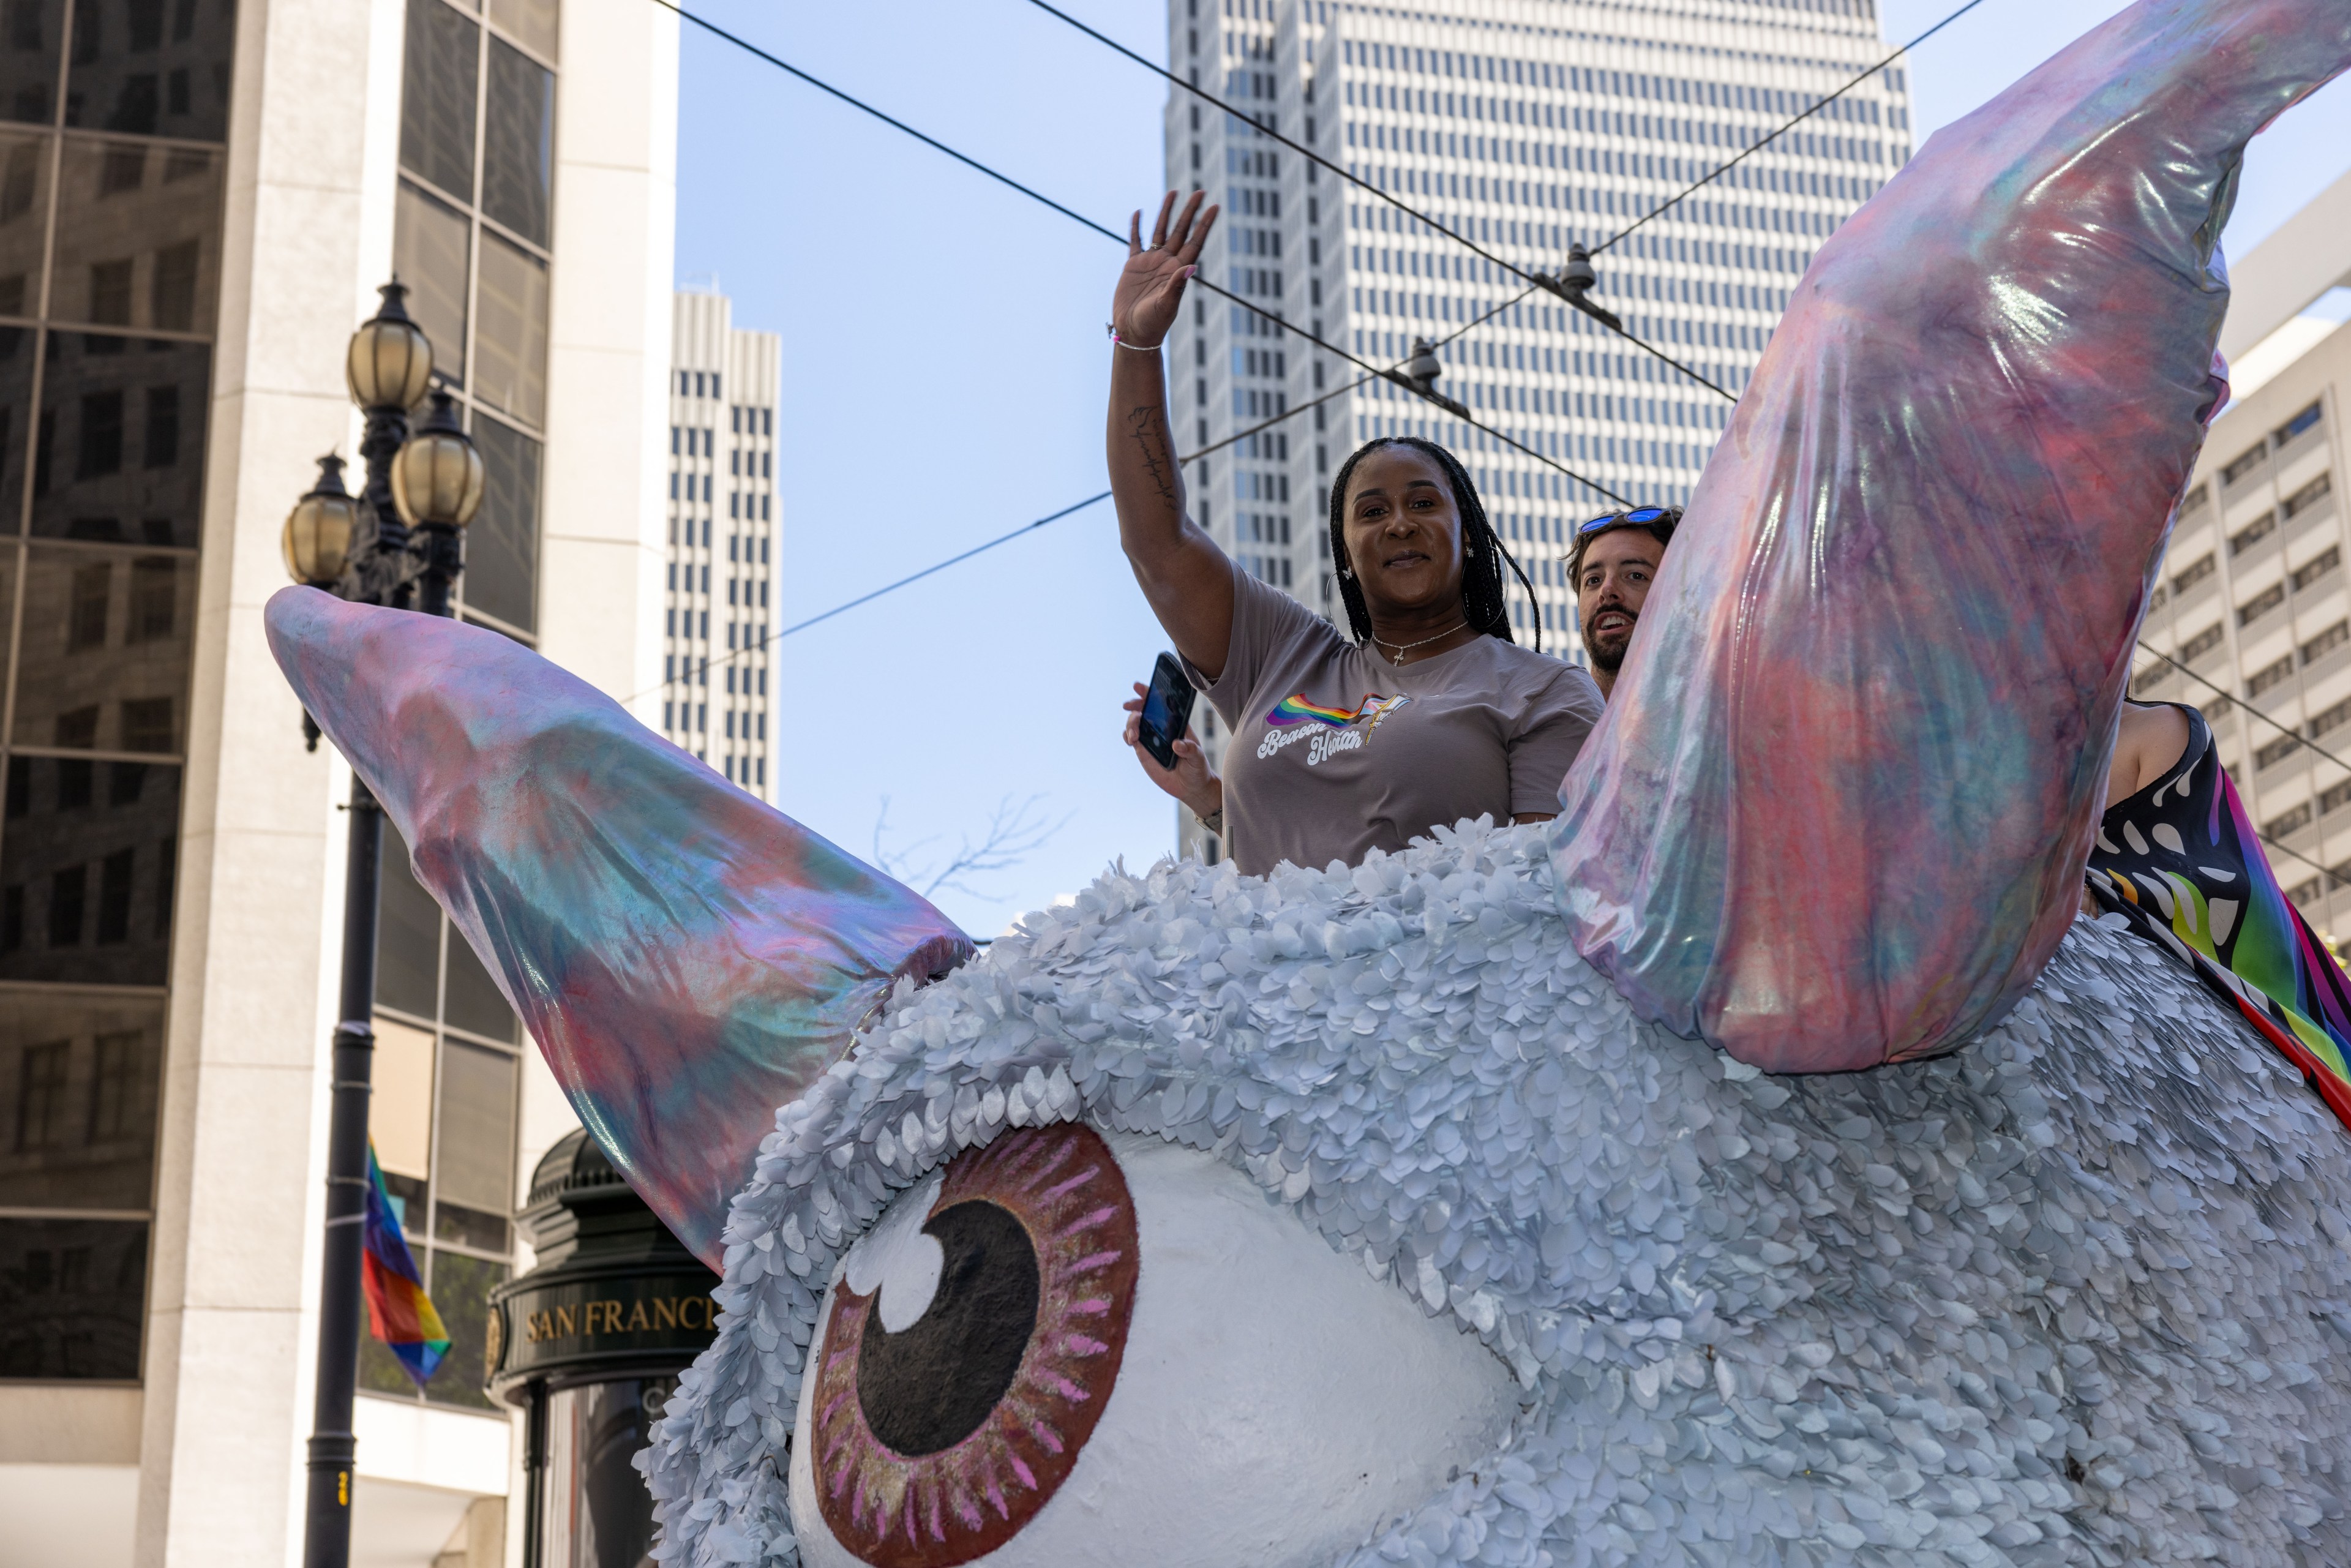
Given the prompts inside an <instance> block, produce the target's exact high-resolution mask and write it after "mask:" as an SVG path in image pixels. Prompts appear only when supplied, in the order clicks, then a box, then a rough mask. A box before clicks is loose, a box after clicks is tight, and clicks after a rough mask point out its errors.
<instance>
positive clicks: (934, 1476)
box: [791, 1123, 1517, 1568]
mask: <svg viewBox="0 0 2351 1568" xmlns="http://www.w3.org/2000/svg"><path fill="white" fill-rule="evenodd" d="M817 1321H818V1337H817V1342H816V1343H815V1344H814V1346H813V1347H812V1354H811V1363H810V1374H809V1376H808V1377H807V1378H806V1379H805V1380H804V1381H803V1383H802V1384H801V1390H800V1407H799V1420H798V1424H797V1427H796V1428H795V1431H794V1435H793V1440H792V1451H791V1507H792V1514H793V1520H794V1527H795V1531H796V1532H797V1534H798V1536H799V1548H800V1553H801V1560H802V1562H803V1563H808V1564H809V1565H810V1568H855V1565H857V1564H861V1563H862V1564H866V1565H868V1568H955V1565H956V1564H961V1563H977V1564H983V1565H984V1568H1026V1565H1029V1564H1035V1565H1038V1568H1048V1565H1050V1568H1060V1565H1061V1564H1067V1563H1085V1562H1113V1561H1115V1562H1117V1563H1120V1564H1122V1568H1154V1565H1156V1564H1168V1565H1173V1564H1176V1563H1204V1562H1205V1563H1249V1564H1252V1565H1256V1568H1280V1565H1284V1564H1290V1563H1297V1564H1301V1565H1302V1564H1307V1563H1317V1564H1319V1563H1327V1562H1328V1561H1330V1560H1331V1559H1332V1557H1334V1556H1336V1555H1337V1554H1338V1553H1339V1552H1343V1551H1344V1550H1345V1549H1346V1548H1348V1547H1350V1546H1353V1545H1355V1544H1356V1543H1358V1542H1361V1541H1362V1540H1363V1539H1364V1536H1365V1535H1366V1534H1368V1533H1369V1532H1370V1531H1371V1530H1372V1529H1373V1528H1374V1526H1375V1525H1376V1524H1377V1523H1378V1522H1379V1521H1380V1520H1381V1519H1383V1518H1384V1517H1389V1516H1392V1515H1393V1514H1395V1513H1396V1512H1398V1511H1402V1510H1403V1509H1405V1508H1407V1507H1410V1506H1412V1505H1414V1504H1416V1503H1417V1502H1419V1501H1421V1500H1424V1499H1426V1497H1428V1496H1429V1495H1430V1494H1432V1493H1433V1492H1435V1491H1436V1490H1437V1488H1438V1487H1440V1486H1442V1485H1444V1484H1445V1482H1446V1479H1447V1473H1448V1471H1449V1470H1451V1469H1453V1468H1454V1467H1457V1466H1458V1467H1464V1468H1466V1467H1468V1466H1469V1465H1472V1464H1475V1463H1477V1462H1478V1461H1479V1460H1480V1459H1482V1458H1485V1457H1486V1456H1487V1455H1489V1454H1490V1453H1491V1452H1492V1451H1493V1448H1495V1446H1496V1444H1497V1443H1498V1442H1499V1438H1500V1436H1501V1433H1502V1431H1503V1429H1504V1428H1505V1427H1506V1426H1507V1425H1508V1422H1509V1419H1510V1415H1511V1413H1512V1412H1513V1411H1514V1410H1515V1408H1516V1405H1517V1400H1516V1388H1515V1385H1514V1384H1513V1382H1512V1381H1511V1379H1510V1376H1509V1375H1508V1374H1507V1372H1506V1371H1505V1370H1504V1368H1503V1367H1502V1364H1500V1362H1499V1361H1498V1360H1497V1359H1496V1358H1495V1357H1494V1356H1493V1355H1492V1354H1490V1353H1489V1352H1488V1351H1487V1350H1486V1348H1485V1347H1484V1346H1483V1345H1481V1344H1479V1343H1478V1342H1477V1341H1476V1340H1475V1339H1474V1338H1472V1337H1470V1336H1469V1335H1468V1334H1466V1333H1462V1332H1461V1331H1460V1330H1459V1329H1458V1327H1457V1326H1456V1325H1455V1324H1454V1322H1453V1321H1452V1320H1451V1319H1450V1318H1438V1319H1434V1320H1432V1319H1430V1318H1428V1317H1426V1316H1425V1315H1424V1314H1423V1313H1422V1312H1421V1311H1420V1309H1419V1308H1418V1307H1417V1306H1416V1305H1415V1304H1414V1303H1413V1302H1411V1301H1408V1300H1406V1298H1405V1295H1404V1293H1403V1292H1402V1291H1398V1290H1397V1289H1396V1288H1395V1285H1393V1284H1391V1283H1388V1282H1386V1281H1378V1280H1374V1279H1373V1278H1372V1277H1371V1276H1370V1274H1368V1273H1367V1272H1366V1271H1365V1270H1364V1267H1363V1265H1362V1263H1361V1261H1360V1260H1357V1259H1355V1258H1353V1257H1342V1256H1341V1255H1339V1254H1338V1253H1336V1252H1334V1251H1332V1249H1331V1247H1330V1245H1329V1243H1327V1242H1326V1241H1324V1240H1323V1239H1322V1238H1321V1237H1319V1236H1316V1235H1314V1234H1312V1233H1311V1232H1310V1231H1308V1230H1307V1229H1306V1228H1305V1227H1304V1226H1303V1225H1301V1223H1300V1221H1299V1220H1298V1218H1296V1217H1295V1216H1294V1215H1292V1214H1291V1213H1290V1212H1289V1211H1287V1210H1286V1209H1283V1208H1281V1207H1278V1206H1276V1205H1275V1204H1274V1203H1272V1202H1271V1201H1270V1199H1269V1198H1268V1197H1266V1195H1265V1193H1264V1191H1263V1190H1262V1189H1261V1188H1259V1186H1257V1185H1256V1184H1255V1183H1254V1182H1252V1181H1250V1180H1249V1178H1248V1177H1247V1176H1244V1175H1242V1174H1241V1173H1240V1172H1239V1171H1237V1170H1235V1169H1233V1168H1232V1167H1231V1166H1228V1165H1226V1164H1224V1163H1223V1162H1222V1161H1220V1160H1217V1159H1216V1158H1214V1157H1213V1156H1211V1155H1207V1154H1204V1153H1202V1152H1200V1151H1197V1150H1195V1149H1190V1148H1186V1147H1184V1146H1181V1145H1174V1144H1169V1143H1166V1142H1165V1141H1163V1140H1160V1139H1157V1138H1146V1137H1139V1136H1135V1135H1133V1134H1121V1133H1111V1134H1102V1133H1098V1132H1096V1131H1095V1130H1094V1129H1092V1127H1089V1126H1086V1125H1084V1124H1076V1123H1069V1124H1059V1125H1055V1126H1050V1127H1042V1128H1029V1129H1024V1130H1014V1131H1008V1132H1006V1133H1004V1134H1001V1135H1000V1136H998V1138H997V1139H996V1140H995V1141H994V1142H993V1143H992V1144H990V1145H988V1146H987V1147H986V1148H984V1149H973V1150H969V1151H967V1152H966V1153H965V1154H963V1155H959V1156H958V1157H957V1158H956V1159H955V1160H954V1161H952V1162H950V1163H949V1164H948V1165H947V1166H946V1167H944V1168H943V1169H942V1170H941V1171H938V1172H936V1173H934V1175H933V1176H931V1177H930V1178H929V1179H928V1180H926V1181H925V1182H923V1183H920V1184H918V1185H917V1186H914V1187H913V1188H910V1189H909V1190H907V1191H906V1192H904V1193H902V1194H901V1195H899V1197H898V1198H897V1199H896V1200H895V1201H894V1202H893V1204H892V1205H891V1207H890V1208H889V1209H888V1210H887V1211H886V1212H885V1213H884V1214H883V1217H882V1218H881V1219H880V1220H879V1221H878V1222H877V1223H876V1224H875V1225H874V1227H873V1228H872V1229H871V1230H870V1231H868V1232H867V1234H866V1235H865V1236H864V1237H863V1238H862V1239H861V1240H860V1241H859V1242H858V1243H857V1245H856V1246H855V1247H854V1248H852V1249H851V1250H850V1252H849V1255H848V1256H847V1257H846V1258H845V1259H844V1260H843V1261H842V1264H841V1269H840V1270H839V1271H838V1272H837V1274H836V1276H835V1278H834V1280H833V1282H832V1288H831V1291H828V1293H827V1296H826V1299H825V1301H823V1302H822V1303H820V1309H819V1314H818V1320H817Z"/></svg>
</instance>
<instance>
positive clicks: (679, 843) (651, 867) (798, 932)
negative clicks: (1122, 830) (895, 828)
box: [268, 588, 972, 1268]
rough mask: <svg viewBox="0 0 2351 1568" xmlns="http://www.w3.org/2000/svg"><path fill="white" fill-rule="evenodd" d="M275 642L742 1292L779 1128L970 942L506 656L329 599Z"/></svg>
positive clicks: (660, 1200) (312, 604)
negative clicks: (733, 1268)
mask: <svg viewBox="0 0 2351 1568" xmlns="http://www.w3.org/2000/svg"><path fill="white" fill-rule="evenodd" d="M268 628H269V645H270V650H271V652H273V653H275V654H276V655H277V663H278V664H279V665H280V666H281V667H282V668H283V669H284V670H285V672H286V677H287V680H288V681H289V682H291V683H292V684H293V686H294V689H295V691H296V692H297V693H298V695H300V696H301V698H302V701H303V704H304V706H307V707H308V709H309V711H310V714H311V716H313V717H314V718H316V719H317V720H318V721H319V728H321V729H323V730H324V731H325V732H326V733H327V735H328V736H329V737H331V738H332V739H333V741H334V743H335V745H336V747H338V748H339V749H340V751H341V752H342V754H343V755H344V756H345V757H347V758H350V762H351V766H352V767H353V768H356V769H357V770H358V771H359V774H360V777H361V778H362V779H366V780H367V782H368V785H369V787H370V788H371V789H374V791H375V793H376V798H377V799H378V800H381V801H382V802H383V805H384V809H385V810H386V811H388V812H389V813H390V814H391V817H392V821H393V822H394V823H396V824H397V825H398V826H399V828H400V831H401V832H402V835H403V836H404V837H405V838H406V839H407V841H408V842H409V845H410V847H411V850H412V852H413V855H414V859H415V865H416V874H417V878H418V880H419V881H421V882H422V883H423V884H424V886H425V887H426V888H428V889H430V890H431V892H432V894H433V895H434V897H435V898H437V899H439V900H440V901H441V904H442V906H443V907H444V908H445V909H446V910H448V912H449V916H450V918H451V919H452V920H453V921H455V923H456V925H457V928H458V929H459V930H460V931H462V932H464V933H465V939H466V940H467V941H468V942H470V943H472V944H473V946H474V950H475V952H476V953H478V954H480V955H481V956H482V960H483V962H484V963H486V964H487V965H488V966H489V969H490V973H491V974H493V975H495V976H496V977H497V981H498V986H499V988H500V989H502V990H504V991H505V992H506V994H507V999H508V1000H509V1001H511V1002H512V1003H513V1004H514V1006H515V1010H516V1011H517V1012H518V1013H520V1014H521V1015H522V1020H523V1024H524V1026H525V1027H526V1028H528V1030H530V1033H531V1038H532V1039H534V1040H538V1045H539V1049H540V1051H543V1052H544V1053H545V1054H546V1057H547V1061H548V1064H549V1066H550V1067H552V1068H553V1069H554V1070H555V1075H556V1077H557V1078H558V1079H559V1081H561V1082H562V1084H563V1088H564V1092H566V1093H567V1094H569V1096H570V1099H571V1104H572V1107H573V1109H575V1110H577V1111H578V1112H579V1113H580V1120H581V1121H582V1122H583V1123H585V1124H587V1126H588V1130H589V1132H590V1134H593V1135H594V1136H595V1138H596V1141H597V1142H598V1143H599V1144H601V1145H603V1148H604V1152H605V1153H606V1154H607V1155H610V1156H611V1161H612V1164H613V1166H615V1167H617V1168H618V1169H619V1170H620V1171H621V1172H622V1174H623V1175H624V1176H627V1177H628V1180H629V1185H630V1186H633V1187H634V1188H636V1190H637V1192H638V1193H639V1194H640V1195H641V1196H643V1198H644V1199H645V1201H646V1202H647V1203H649V1204H651V1205H652V1206H653V1209H654V1210H655V1211H656V1212H657V1213H659V1214H660V1215H661V1217H662V1218H663V1219H664V1220H665V1221H667V1222H668V1224H669V1227H670V1228H671V1229H672V1230H674V1231H675V1232H676V1233H677V1237H678V1239H679V1240H681V1241H683V1242H684V1243H685V1244H686V1246H688V1247H690V1248H692V1249H694V1250H695V1252H696V1253H698V1254H699V1255H700V1256H701V1257H702V1258H703V1259H704V1260H706V1261H708V1262H709V1263H710V1264H711V1265H712V1266H713V1267H714V1268H715V1267H717V1266H718V1263H719V1260H720V1256H721V1253H722V1251H723V1247H722V1244H721V1242H720V1239H719V1230H720V1227H721V1226H722V1225H723V1224H724V1222H725V1219H726V1205H727V1203H728V1201H729V1200H730V1199H731V1198H733V1197H734V1196H735V1195H736V1194H737V1192H738V1191H740V1190H741V1189H742V1187H743V1186H744V1184H745V1183H746V1182H747V1181H748V1180H749V1179H750V1176H751V1165H752V1160H753V1157H754V1155H756V1153H757V1150H758V1143H759V1140H760V1139H761V1138H762V1137H763V1136H765V1135H766V1134H767V1133H768V1130H769V1129H770V1128H771V1127H772V1126H773V1125H774V1122H775V1112H776V1108H777V1107H778V1106H779V1105H782V1104H784V1103H787V1102H789V1101H790V1100H792V1099H794V1098H796V1097H797V1096H798V1095H799V1092H800V1091H801V1090H803V1089H804V1088H806V1087H807V1086H808V1084H809V1083H810V1082H812V1081H813V1080H814V1079H815V1077H816V1076H817V1074H818V1073H820V1072H821V1071H823V1070H824V1068H825V1066H826V1064H827V1063H828V1062H830V1061H832V1060H833V1058H835V1057H837V1056H839V1055H840V1054H841V1052H842V1051H844V1050H846V1049H847V1047H848V1044H849V1040H850V1037H851V1036H852V1034H853V1033H854V1032H855V1031H856V1030H857V1028H858V1027H859V1025H861V1024H862V1022H863V1021H864V1020H865V1019H866V1018H867V1017H868V1016H869V1015H870V1014H871V1013H872V1010H873V1009H874V1008H875V1007H876V1006H877V1005H879V1003H880V1002H881V1001H882V999H883V997H884V996H886V995H887V993H888V991H889V989H890V987H891V986H892V985H893V983H894V982H895V981H896V980H897V979H898V978H900V977H914V978H916V979H924V978H928V977H931V976H933V975H936V974H941V973H944V972H945V971H946V970H947V969H949V968H952V967H954V966H955V965H956V964H958V963H960V962H962V960H963V959H964V958H965V957H967V956H969V955H970V953H971V951H972V948H971V943H970V941H969V939H968V938H967V937H966V936H964V935H963V933H962V932H960V931H958V930H956V927H955V926H954V925H952V924H950V923H949V922H948V920H947V918H946V916H945V915H941V914H940V913H939V912H938V911H937V910H935V909H934V908H932V907H931V905H930V904H927V903H925V901H924V900H923V899H921V898H920V897H918V896H916V895H915V894H914V893H912V892H911V891H909V890H908V889H906V888H904V887H901V886H900V885H898V884H897V883H894V882H892V881H890V880H889V879H888V878H886V877H884V876H883V875H881V874H880V873H876V872H874V871H872V869H870V868H868V867H867V866H865V865H863V864H861V863H860V862H858V861H856V860H855V859H853V858H852V857H851V856H849V855H847V854H844V853H842V852H841V851H840V850H839V849H836V848H835V847H834V846H832V845H831V844H830V843H827V842H826V841H824V840H822V839H820V838H819V837H817V836H816V835H815V834H814V833H811V832H810V831H808V830H807V829H805V828H803V827H801V826H800V825H799V823H797V822H795V821H792V820H791V819H790V818H789V817H786V816H784V815H782V814H781V813H780V812H778V811H775V810H770V809H769V808H768V807H767V806H764V805H762V804H760V803H759V802H758V801H757V800H753V799H752V798H751V797H750V796H748V795H746V794H745V793H743V791H741V790H740V789H736V788H735V787H734V786H733V785H731V784H729V783H727V782H726V780H725V779H721V778H719V777H718V776H717V775H716V773H713V772H712V771H711V770H710V769H709V768H707V767H705V766H704V765H703V764H701V763H699V762H697V761H695V759H694V758H692V757H689V756H688V755H686V754H685V753H684V752H683V751H681V750H679V749H678V748H677V747H674V746H672V745H670V744H669V743H668V742H667V741H664V740H662V739H660V738H658V737H655V736H654V735H653V734H652V733H651V732H650V731H648V730H647V729H646V728H645V727H643V725H641V724H639V723H638V722H637V721H636V720H635V719H633V718H632V717H630V716H629V715H628V714H627V713H625V712H623V711H622V708H621V706H620V705H619V704H617V703H615V702H613V701H612V700H611V698H610V697H607V696H605V695H603V694H602V693H601V692H599V691H597V690H595V689H594V688H593V687H591V686H590V685H587V684H586V683H585V682H582V681H580V680H579V679H577V678H575V677H573V676H572V675H569V674H566V673H565V672H564V671H562V670H561V669H559V668H558V667H557V666H555V665H553V664H549V663H548V662H547V661H546V660H545V659H542V658H540V657H539V656H538V654H537V653H532V652H531V651H530V650H528V648H524V647H522V646H520V645H519V644H517V643H514V642H511V641H509V640H508V639H507V638H504V637H500V636H497V635H496V634H495V633H493V632H484V631H480V630H477V629H475V628H473V627H468V626H463V625H460V624H458V623H456V622H452V621H443V620H439V619H436V618H434V617H431V616H424V615H414V614H410V613H407V612H402V611H392V610H376V609H371V608H367V607H365V606H359V605H350V604H346V603H344V602H342V601H340V600H338V599H335V598H332V597H330V596H329V595H328V594H325V593H321V592H319V591H317V590H315V589H308V588H288V589H285V590H283V591H280V592H279V593H278V594H277V597H276V598H274V599H272V600H271V601H269V609H268Z"/></svg>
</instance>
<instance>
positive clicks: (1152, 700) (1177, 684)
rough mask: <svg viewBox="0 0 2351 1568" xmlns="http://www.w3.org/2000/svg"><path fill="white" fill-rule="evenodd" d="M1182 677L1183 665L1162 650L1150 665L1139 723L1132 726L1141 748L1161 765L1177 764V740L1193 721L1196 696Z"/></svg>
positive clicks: (1171, 654)
mask: <svg viewBox="0 0 2351 1568" xmlns="http://www.w3.org/2000/svg"><path fill="white" fill-rule="evenodd" d="M1196 695H1199V694H1197V693H1196V692H1195V691H1194V690H1193V689H1192V683H1191V682H1190V681H1188V680H1186V679H1185V678H1184V666H1183V665H1181V664H1177V663H1176V662H1175V655H1174V654H1173V653H1162V654H1160V655H1159V662H1158V663H1157V664H1154V665H1153V666H1152V667H1151V685H1150V688H1149V689H1148V690H1147V691H1145V692H1144V696H1143V716H1142V720H1143V721H1142V723H1140V724H1139V725H1137V726H1136V729H1137V731H1138V735H1137V738H1138V739H1140V740H1141V741H1142V743H1143V749H1144V750H1145V751H1147V752H1149V753H1151V755H1152V756H1153V757H1154V758H1157V759H1158V762H1159V766H1160V767H1162V768H1173V767H1175V743H1176V742H1177V741H1179V740H1181V739H1183V738H1184V731H1185V729H1186V727H1189V725H1190V724H1191V722H1192V699H1193V698H1194V697H1196Z"/></svg>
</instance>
